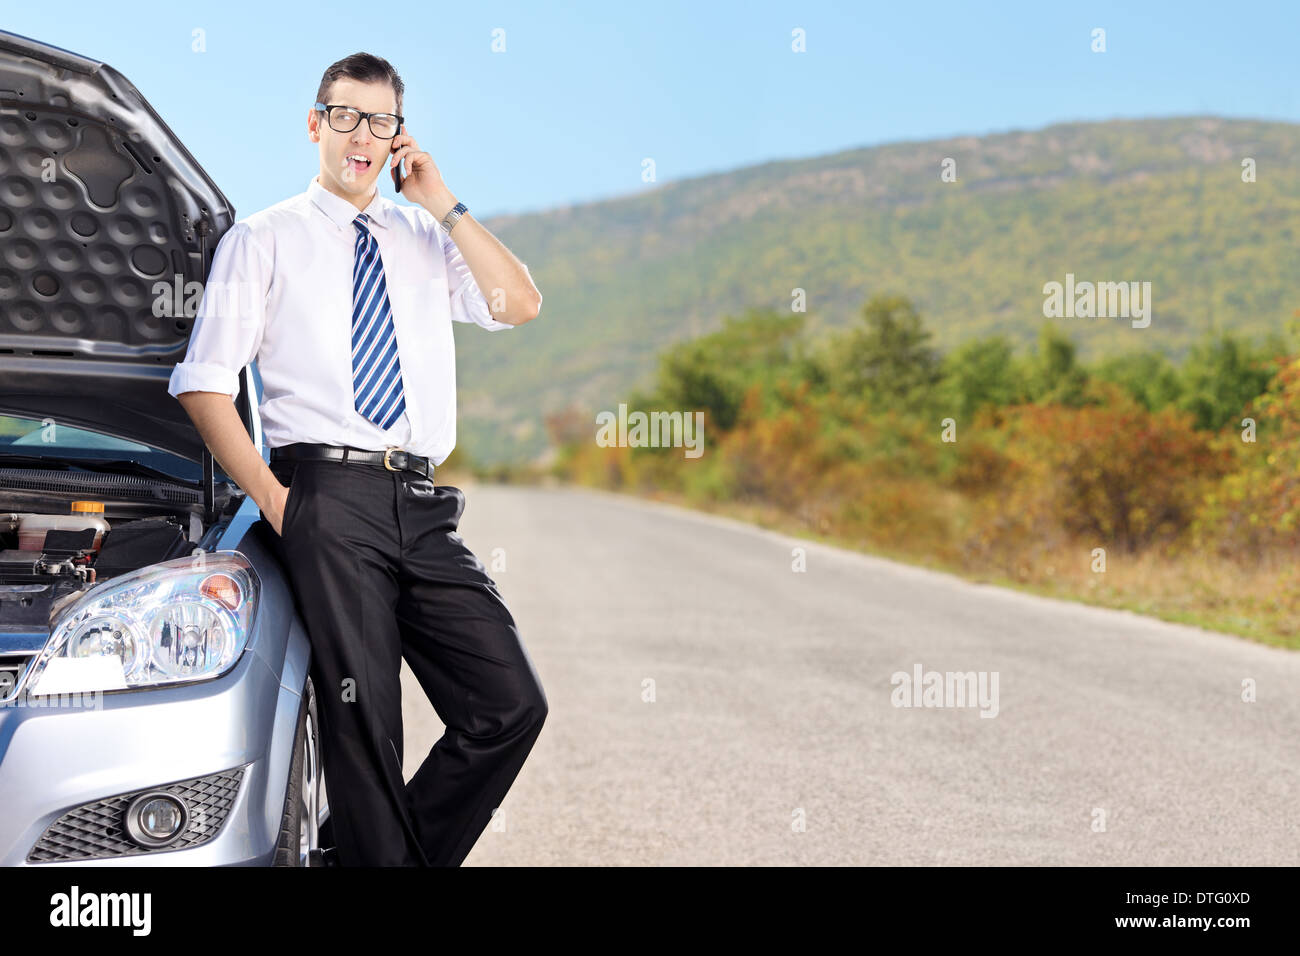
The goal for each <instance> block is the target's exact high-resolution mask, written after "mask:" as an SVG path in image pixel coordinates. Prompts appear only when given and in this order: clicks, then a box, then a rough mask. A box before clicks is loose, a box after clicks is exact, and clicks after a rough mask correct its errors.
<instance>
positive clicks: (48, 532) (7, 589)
mask: <svg viewBox="0 0 1300 956" xmlns="http://www.w3.org/2000/svg"><path fill="white" fill-rule="evenodd" d="M223 503H224V504H229V502H228V501H227V502H223ZM79 508H81V509H85V510H77V509H79ZM201 510H202V509H201V508H200V507H197V506H193V505H191V506H184V505H181V506H180V507H167V506H166V505H160V503H152V504H150V503H144V502H140V501H132V500H126V499H123V500H115V499H110V498H102V497H101V498H98V499H87V498H82V497H80V496H77V495H75V494H73V495H60V496H50V495H48V494H30V493H23V492H14V491H5V490H0V625H4V626H6V627H14V626H17V627H20V628H21V627H32V628H39V629H44V628H47V627H49V626H50V624H51V622H52V621H53V620H54V619H55V618H56V617H57V615H58V613H59V611H60V610H61V609H62V608H63V607H64V606H65V605H66V604H67V603H69V602H70V601H72V600H74V599H75V598H76V597H77V596H79V595H80V594H81V593H82V592H84V591H86V590H88V589H89V588H91V587H94V586H95V585H96V584H99V583H101V582H103V581H105V580H108V579H109V578H113V577H116V576H118V575H121V574H125V573H127V572H129V571H135V570H137V569H139V568H143V567H146V566H148V565H151V564H156V563H158V562H160V561H167V560H170V559H172V558H177V557H183V556H185V555H187V554H191V553H192V552H193V551H194V549H195V548H196V546H197V545H198V542H199V541H200V540H201V539H202V537H203V534H204V532H205V531H206V530H207V529H206V528H205V526H204V523H203V520H202V515H201Z"/></svg>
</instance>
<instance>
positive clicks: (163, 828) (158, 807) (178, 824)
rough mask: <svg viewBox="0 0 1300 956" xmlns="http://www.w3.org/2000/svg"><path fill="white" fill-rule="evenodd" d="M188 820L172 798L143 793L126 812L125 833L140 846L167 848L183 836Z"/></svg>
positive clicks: (177, 800)
mask: <svg viewBox="0 0 1300 956" xmlns="http://www.w3.org/2000/svg"><path fill="white" fill-rule="evenodd" d="M189 818H190V814H189V811H188V810H187V809H186V807H185V803H184V801H182V800H180V799H178V798H177V797H176V796H175V795H174V794H170V793H167V792H166V791H155V792H153V793H143V794H141V795H140V796H138V797H136V798H135V799H134V800H132V801H131V805H130V806H129V807H127V808H126V832H127V834H128V835H129V836H130V837H131V839H132V840H134V841H135V842H136V843H138V844H140V845H141V846H147V847H160V846H166V845H167V844H169V843H172V842H173V841H175V840H176V838H177V837H179V836H180V835H181V834H182V833H184V832H185V826H186V824H187V823H188V822H189Z"/></svg>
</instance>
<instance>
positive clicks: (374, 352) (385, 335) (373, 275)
mask: <svg viewBox="0 0 1300 956" xmlns="http://www.w3.org/2000/svg"><path fill="white" fill-rule="evenodd" d="M368 222H369V220H368V219H367V218H366V214H365V213H361V215H359V216H357V218H356V219H354V220H352V225H354V226H356V227H357V246H356V256H355V258H354V261H353V265H352V394H353V399H354V403H355V405H356V409H357V411H358V412H360V413H361V414H362V415H363V416H364V417H365V418H368V419H369V420H370V421H372V422H374V423H375V424H376V425H378V426H379V427H380V428H383V429H388V428H389V427H391V426H392V424H393V422H395V421H397V419H398V417H399V416H400V415H401V414H402V412H403V411H405V410H406V396H405V394H404V393H403V392H402V365H401V363H400V362H398V360H397V329H396V328H395V327H394V326H393V312H392V309H391V307H390V306H389V304H388V286H387V284H385V282H384V263H383V260H381V259H380V258H379V243H378V242H377V241H376V240H375V237H374V236H372V235H371V234H370V230H369V229H367V228H366V224H367V223H368Z"/></svg>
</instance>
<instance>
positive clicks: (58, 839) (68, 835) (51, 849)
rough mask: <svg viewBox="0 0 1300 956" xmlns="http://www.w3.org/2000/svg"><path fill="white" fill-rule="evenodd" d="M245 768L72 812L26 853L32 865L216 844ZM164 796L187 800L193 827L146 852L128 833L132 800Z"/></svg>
mask: <svg viewBox="0 0 1300 956" xmlns="http://www.w3.org/2000/svg"><path fill="white" fill-rule="evenodd" d="M245 769H247V765H245V766H243V767H236V768H235V769H233V770H224V771H222V772H221V773H214V774H211V775H209V776H206V777H195V778H194V779H192V780H181V781H178V782H177V783H169V784H164V785H163V786H161V787H146V788H145V789H143V790H134V791H132V792H131V793H123V794H118V795H117V796H115V797H107V798H106V799H103V800H97V801H95V802H94V803H87V804H85V805H84V806H80V807H77V808H76V809H75V810H69V811H68V812H67V813H65V814H64V815H63V816H61V817H59V819H57V820H55V821H54V822H53V823H51V824H50V825H49V827H48V828H47V829H46V830H45V833H44V834H42V835H41V838H40V839H39V840H38V841H37V842H36V845H35V846H34V847H32V851H31V852H30V853H29V854H27V862H29V863H52V862H55V861H60V860H98V859H103V858H104V857H113V856H140V855H141V854H144V853H169V852H171V851H172V850H184V849H187V848H189V847H192V846H198V845H199V844H200V843H206V842H207V841H208V840H211V839H212V838H213V837H214V836H216V835H217V833H218V832H219V831H220V830H221V825H222V824H223V823H225V822H226V817H227V816H228V815H229V814H230V808H231V807H232V806H234V803H235V796H236V795H237V794H238V793H239V784H240V781H241V780H243V777H244V770H245ZM155 791H163V792H165V793H170V794H174V795H175V796H177V797H179V798H180V799H181V800H183V801H185V806H186V807H188V808H189V822H188V823H187V824H186V826H185V832H184V833H182V834H181V835H180V836H179V837H177V839H176V840H175V841H174V842H173V843H170V844H168V845H167V846H165V847H157V848H149V847H142V846H140V845H139V844H137V843H136V842H135V841H134V840H132V839H131V838H130V837H129V836H128V835H127V832H126V825H125V823H124V821H123V817H124V815H125V814H126V809H127V807H129V806H130V805H131V801H132V800H134V799H135V798H136V797H138V796H140V795H141V794H144V793H153V792H155Z"/></svg>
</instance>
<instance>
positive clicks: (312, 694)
mask: <svg viewBox="0 0 1300 956" xmlns="http://www.w3.org/2000/svg"><path fill="white" fill-rule="evenodd" d="M319 727H320V724H319V722H318V720H317V715H316V690H315V688H314V687H313V686H312V682H311V678H310V677H309V678H307V684H306V686H305V687H304V688H303V693H302V704H301V706H300V707H299V708H298V727H297V731H296V732H295V734H294V738H293V760H292V761H291V762H290V767H289V780H288V786H286V787H285V794H284V812H283V814H282V815H281V819H280V836H279V839H278V840H277V842H276V848H275V860H274V862H273V863H272V864H271V865H272V866H310V865H312V864H311V862H310V858H311V851H312V850H316V849H318V848H319V847H320V831H319V821H320V806H321V791H322V789H323V776H322V774H321V760H320V737H319ZM313 817H314V818H315V819H313Z"/></svg>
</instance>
